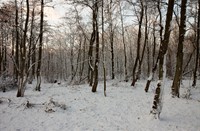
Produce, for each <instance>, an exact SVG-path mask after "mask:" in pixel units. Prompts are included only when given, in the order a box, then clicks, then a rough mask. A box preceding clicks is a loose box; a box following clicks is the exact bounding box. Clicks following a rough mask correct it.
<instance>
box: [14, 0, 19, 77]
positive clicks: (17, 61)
mask: <svg viewBox="0 0 200 131" xmlns="http://www.w3.org/2000/svg"><path fill="white" fill-rule="evenodd" d="M15 8H16V10H15V25H16V26H15V31H16V39H15V40H16V43H15V50H16V51H15V63H16V64H15V79H18V74H19V70H18V68H19V30H18V28H19V23H18V19H19V18H18V12H19V11H18V5H17V0H15Z"/></svg>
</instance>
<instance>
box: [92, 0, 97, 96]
mask: <svg viewBox="0 0 200 131" xmlns="http://www.w3.org/2000/svg"><path fill="white" fill-rule="evenodd" d="M94 13H95V19H94V20H95V29H96V30H95V36H96V37H95V38H96V40H95V41H96V52H95V53H96V58H95V65H94V84H93V86H92V92H96V90H97V85H98V75H99V74H98V72H99V71H98V66H99V27H98V26H99V25H98V0H95V4H94Z"/></svg>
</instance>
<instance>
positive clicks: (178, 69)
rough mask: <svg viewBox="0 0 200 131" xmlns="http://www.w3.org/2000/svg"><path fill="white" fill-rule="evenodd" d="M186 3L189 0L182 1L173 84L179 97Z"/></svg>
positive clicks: (174, 91) (175, 94)
mask: <svg viewBox="0 0 200 131" xmlns="http://www.w3.org/2000/svg"><path fill="white" fill-rule="evenodd" d="M186 4H187V0H182V2H181V23H180V27H179V42H178V52H177V57H176V72H175V76H174V80H173V84H172V96H173V97H175V96H176V97H179V95H180V93H179V89H180V82H181V79H182V70H183V67H182V65H183V42H184V35H185V32H186V30H185V26H186V25H185V21H186Z"/></svg>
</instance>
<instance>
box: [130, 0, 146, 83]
mask: <svg viewBox="0 0 200 131" xmlns="http://www.w3.org/2000/svg"><path fill="white" fill-rule="evenodd" d="M140 4H141V12H140V19H139V30H138V38H137V56H136V59H135V64H134V67H133V74H132V77H133V80H132V83H131V86H135V83H136V81H137V79H138V78H137V73H136V69H137V66H138V62H139V61H140V41H141V28H142V20H143V16H144V6H143V2H142V0H141V1H140Z"/></svg>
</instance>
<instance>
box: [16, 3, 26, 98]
mask: <svg viewBox="0 0 200 131" xmlns="http://www.w3.org/2000/svg"><path fill="white" fill-rule="evenodd" d="M26 7H27V12H26V21H25V29H24V35H23V41H22V44H21V45H20V64H19V84H18V91H17V97H23V96H24V92H25V85H26V82H27V77H28V76H27V72H26V68H25V67H26V58H27V57H26V52H27V51H26V40H27V31H28V22H29V0H26Z"/></svg>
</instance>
